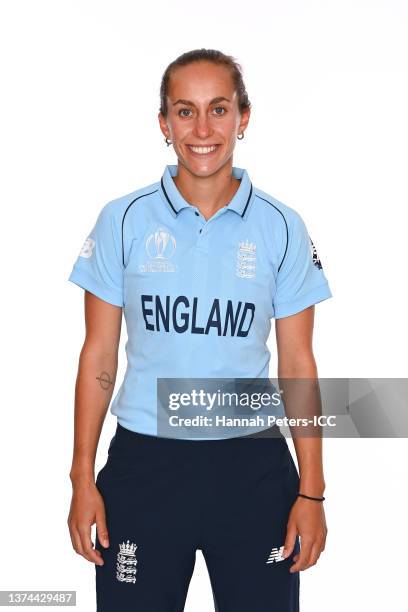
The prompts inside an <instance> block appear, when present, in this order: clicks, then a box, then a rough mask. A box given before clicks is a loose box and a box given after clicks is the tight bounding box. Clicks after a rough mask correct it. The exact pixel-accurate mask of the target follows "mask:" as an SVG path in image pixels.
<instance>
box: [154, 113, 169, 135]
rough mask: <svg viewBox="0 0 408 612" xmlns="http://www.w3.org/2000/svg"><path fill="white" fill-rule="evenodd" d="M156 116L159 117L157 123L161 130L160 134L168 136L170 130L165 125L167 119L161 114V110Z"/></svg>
mask: <svg viewBox="0 0 408 612" xmlns="http://www.w3.org/2000/svg"><path fill="white" fill-rule="evenodd" d="M157 118H158V119H159V125H160V129H161V131H162V134H163V136H164V137H165V138H169V137H170V130H169V128H168V126H167V120H166V118H165V117H163V115H162V114H161V111H159V114H158V115H157Z"/></svg>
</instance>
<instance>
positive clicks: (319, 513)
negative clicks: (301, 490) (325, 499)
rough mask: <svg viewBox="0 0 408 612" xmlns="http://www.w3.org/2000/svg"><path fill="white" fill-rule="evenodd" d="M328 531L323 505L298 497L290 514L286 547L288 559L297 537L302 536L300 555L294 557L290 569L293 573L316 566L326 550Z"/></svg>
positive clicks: (285, 553)
mask: <svg viewBox="0 0 408 612" xmlns="http://www.w3.org/2000/svg"><path fill="white" fill-rule="evenodd" d="M327 531H328V530H327V525H326V518H325V514H324V508H323V503H322V502H316V501H314V500H310V499H304V498H303V497H298V498H297V500H296V501H295V503H294V504H293V506H292V508H291V511H290V514H289V519H288V524H287V532H286V540H285V547H284V556H285V558H286V557H288V556H289V555H290V554H291V553H292V551H293V548H294V546H295V541H296V535H297V534H299V535H300V538H301V548H300V553H299V554H296V555H295V556H294V557H293V560H294V561H295V563H294V564H293V565H292V566H291V567H290V568H289V571H290V572H291V573H293V572H298V571H302V570H305V569H307V568H309V567H311V566H312V565H315V564H316V562H317V560H318V558H319V557H320V553H321V552H322V551H323V550H324V548H325V544H326V536H327Z"/></svg>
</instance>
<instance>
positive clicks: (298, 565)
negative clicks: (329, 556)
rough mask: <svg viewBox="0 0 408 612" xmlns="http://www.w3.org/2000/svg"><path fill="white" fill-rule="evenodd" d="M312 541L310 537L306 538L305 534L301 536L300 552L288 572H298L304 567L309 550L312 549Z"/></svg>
mask: <svg viewBox="0 0 408 612" xmlns="http://www.w3.org/2000/svg"><path fill="white" fill-rule="evenodd" d="M313 542H314V541H313V539H312V538H310V537H309V538H307V537H306V536H304V537H303V538H301V548H300V554H299V556H298V559H297V560H296V562H295V563H294V564H293V565H292V566H291V567H290V568H289V571H290V572H300V571H302V570H304V569H306V565H307V561H308V560H309V557H310V552H311V550H312V545H313ZM296 556H297V555H296Z"/></svg>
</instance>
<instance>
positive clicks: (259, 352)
mask: <svg viewBox="0 0 408 612" xmlns="http://www.w3.org/2000/svg"><path fill="white" fill-rule="evenodd" d="M160 93H161V107H160V112H159V123H160V128H161V131H162V133H163V135H164V136H165V141H166V143H167V145H170V144H172V145H173V148H174V150H175V153H176V155H177V159H178V164H177V166H176V165H168V166H166V168H165V171H164V173H163V175H162V177H161V179H160V180H159V181H157V182H156V183H153V184H151V185H148V186H145V187H142V188H140V189H138V190H136V191H135V192H132V193H131V194H127V195H125V196H123V197H120V198H118V199H116V200H113V201H111V202H109V203H108V204H106V205H105V206H104V207H103V208H102V210H101V212H100V215H99V216H98V219H97V221H96V224H95V226H94V228H93V230H92V231H91V233H90V235H89V236H88V238H87V239H86V241H85V244H84V246H83V247H82V250H81V253H80V255H79V256H78V258H77V261H76V262H75V265H74V267H73V270H72V273H71V275H70V277H69V279H70V280H71V281H72V282H74V283H76V284H78V285H79V286H81V287H83V288H84V289H85V321H86V338H85V342H84V345H83V348H82V351H81V355H80V362H79V371H78V378H77V384H76V397H75V441H74V457H73V463H72V468H71V472H70V477H71V481H72V484H73V497H72V503H71V509H70V514H69V518H68V524H69V529H70V535H71V539H72V544H73V547H74V549H75V551H76V552H77V553H79V554H81V555H83V556H84V557H85V558H86V559H88V560H89V561H91V562H93V563H95V564H96V589H97V604H98V605H97V609H98V611H99V612H112V611H113V610H128V609H129V610H130V609H134V610H141V611H143V612H147V611H149V612H166V611H168V612H170V611H171V612H175V611H181V610H183V609H184V603H185V599H186V593H187V589H188V584H189V581H190V578H191V575H192V572H193V568H194V561H195V551H196V550H197V549H200V550H202V552H203V555H204V558H205V561H206V564H207V567H208V571H209V575H210V579H211V585H212V590H213V594H214V604H215V609H216V610H218V611H219V612H230V611H233V612H240V611H242V612H249V610H254V611H256V612H263V611H265V612H266V611H267V610H268V612H270V611H271V610H276V611H277V612H278V611H279V612H286V611H287V612H289V611H290V612H294V611H295V610H298V609H299V572H300V571H301V570H305V569H306V568H308V567H310V566H311V565H314V564H315V563H316V561H317V559H318V557H319V555H320V553H321V551H322V550H324V545H325V538H326V533H327V529H326V524H325V517H324V510H323V505H322V503H321V502H322V500H323V499H324V498H323V497H322V494H323V491H324V488H325V483H324V477H323V469H322V456H321V440H320V439H319V438H316V437H314V438H310V437H303V438H296V439H295V446H296V454H297V459H298V463H299V472H300V476H299V474H298V472H297V470H296V467H295V464H294V462H293V459H292V456H291V453H290V451H289V449H288V446H287V443H286V439H285V438H284V437H283V436H282V435H278V437H276V436H274V437H271V436H265V435H262V434H263V433H265V432H267V431H270V430H269V429H268V427H266V426H265V425H263V424H260V425H259V426H257V427H255V428H253V429H252V430H251V432H252V434H253V435H251V434H250V435H248V429H237V428H235V430H233V431H232V432H231V430H225V431H224V432H223V429H222V426H220V427H216V428H214V427H213V428H211V427H210V429H208V428H207V429H206V428H205V427H204V426H202V427H201V428H200V429H199V430H198V433H199V434H200V435H199V436H197V431H196V432H193V431H192V428H191V427H190V428H188V427H187V426H186V425H185V423H184V424H183V425H181V426H180V425H179V424H178V423H179V422H178V417H177V416H175V411H174V412H172V413H171V414H170V411H169V410H168V409H166V408H163V405H165V404H164V403H163V402H162V401H161V399H162V396H161V395H160V393H158V390H159V386H160V385H158V386H157V383H158V382H160V381H159V379H160V380H163V379H168V382H169V381H171V380H173V381H174V379H177V380H179V381H181V384H182V383H183V381H190V380H192V377H197V378H200V377H201V378H208V379H214V378H215V379H218V378H229V377H236V378H237V379H248V380H258V379H267V378H268V376H269V373H268V367H269V357H270V353H269V350H268V348H267V346H266V342H267V339H268V336H269V331H270V319H271V318H273V317H274V318H275V319H276V338H277V349H278V361H279V363H278V376H279V377H280V379H281V378H282V379H289V378H300V379H307V378H312V379H314V378H316V377H317V370H316V364H315V360H314V357H313V352H312V330H313V318H314V304H316V303H318V302H320V301H322V300H325V299H327V298H329V297H331V292H330V289H329V285H328V282H327V279H326V277H325V275H324V273H323V269H322V266H321V262H320V260H319V258H318V257H317V254H316V250H315V249H314V247H313V243H312V242H311V239H310V238H309V236H308V233H307V230H306V227H305V224H304V222H303V220H302V218H301V217H300V215H299V214H298V213H297V212H295V211H294V210H293V209H292V208H290V207H288V206H286V205H284V204H283V203H281V202H279V201H278V200H276V199H275V198H273V197H272V196H270V195H268V194H267V193H265V192H263V191H261V190H260V189H258V188H256V187H255V186H253V185H252V183H251V180H250V178H249V175H248V173H247V171H246V170H245V169H242V168H238V167H235V166H233V165H232V156H233V152H234V148H235V144H236V140H237V139H238V140H240V139H242V138H243V137H244V132H245V130H246V128H247V125H248V121H249V117H250V102H249V100H248V97H247V93H246V90H245V86H244V83H243V79H242V73H241V69H240V66H239V65H238V64H237V63H236V62H235V61H234V59H233V58H232V57H230V56H226V55H224V54H223V53H221V52H219V51H215V50H207V49H200V50H194V51H191V52H188V53H185V54H183V55H181V56H180V57H179V58H177V59H176V60H175V61H174V62H172V63H171V64H170V65H169V66H168V68H167V69H166V71H165V73H164V75H163V79H162V84H161V92H160ZM122 310H123V312H124V315H125V318H126V324H127V332H128V341H127V344H126V353H127V358H128V366H127V370H126V374H125V378H124V381H123V382H122V385H121V387H120V389H119V391H118V393H117V394H116V396H115V398H114V401H113V403H112V407H111V411H112V413H113V414H115V415H116V416H117V419H118V422H117V429H116V433H115V436H114V437H113V439H112V441H111V443H110V447H109V455H108V460H107V463H106V465H105V466H104V467H103V468H102V470H101V471H100V472H99V474H98V476H97V480H96V483H95V480H94V460H95V454H96V448H97V443H98V440H99V436H100V432H101V429H102V424H103V421H104V417H105V415H106V411H107V409H108V406H109V403H110V400H111V397H112V392H113V387H114V383H115V376H116V372H117V354H118V343H119V337H120V329H121V319H122ZM162 404H163V405H162ZM170 417H171V419H172V425H170V420H171V419H170ZM174 423H175V425H174ZM275 429H276V427H275V428H274V427H272V430H275ZM175 430H176V431H175ZM257 432H260V433H259V435H256V433H257ZM244 434H245V435H244ZM93 523H96V529H97V532H96V539H95V549H94V548H93V543H92V541H91V526H92V524H93ZM299 536H300V538H301V541H302V547H301V549H300V545H299Z"/></svg>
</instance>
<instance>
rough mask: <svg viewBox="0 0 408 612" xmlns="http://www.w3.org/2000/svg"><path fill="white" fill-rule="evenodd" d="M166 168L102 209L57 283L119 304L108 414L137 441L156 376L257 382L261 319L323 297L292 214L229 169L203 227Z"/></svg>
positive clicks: (152, 431) (151, 425) (323, 286)
mask: <svg viewBox="0 0 408 612" xmlns="http://www.w3.org/2000/svg"><path fill="white" fill-rule="evenodd" d="M177 168H178V167H177V165H168V166H166V167H165V170H164V173H163V175H162V177H161V179H160V180H159V181H157V182H156V183H153V184H151V185H148V186H146V187H143V188H141V189H138V190H136V191H134V192H132V193H130V194H127V195H124V196H122V197H120V198H117V199H115V200H112V201H110V202H108V203H107V204H106V205H105V206H104V207H103V208H102V209H101V211H100V213H99V216H98V218H97V220H96V223H95V225H94V227H93V229H92V230H91V231H90V233H89V234H88V236H87V238H86V240H85V243H84V245H83V247H82V249H81V252H80V254H79V255H78V258H77V260H76V261H75V263H74V266H73V269H72V272H71V274H70V276H69V280H70V281H72V282H73V283H76V284H77V285H79V286H80V287H82V288H83V289H86V290H88V291H90V292H91V293H93V294H95V295H96V296H98V297H99V298H101V299H102V300H105V301H106V302H109V303H110V304H114V305H116V306H120V307H122V308H123V312H124V316H125V320H126V327H127V334H128V339H127V342H126V355H127V360H128V363H127V368H126V373H125V376H124V380H123V382H122V384H121V385H120V388H119V389H118V391H117V393H116V395H115V396H114V398H113V401H112V404H111V413H112V414H114V415H116V416H117V419H118V421H119V423H120V424H121V425H122V426H123V427H126V428H127V429H130V430H133V431H136V432H139V433H143V434H148V435H158V433H157V432H158V429H157V384H156V383H157V378H158V377H164V378H167V377H168V378H194V377H196V378H229V377H232V378H235V377H237V378H250V379H253V378H258V377H260V378H268V377H269V360H270V351H269V350H268V347H267V340H268V336H269V333H270V329H271V319H272V318H275V319H278V318H282V317H287V316H290V315H293V314H296V313H298V312H300V311H301V310H303V309H305V308H307V307H308V306H311V305H312V304H317V303H318V302H321V301H322V300H326V299H327V298H329V297H332V293H331V291H330V288H329V285H328V281H327V279H326V276H325V274H324V272H323V268H322V264H321V261H320V259H319V257H318V255H317V251H316V248H315V247H314V245H313V242H312V240H311V238H310V237H309V234H308V231H307V229H306V226H305V223H304V221H303V220H302V218H301V216H300V215H299V213H297V212H296V211H295V210H294V209H293V208H291V207H289V206H287V205H285V204H283V203H282V202H280V201H278V200H277V199H276V198H274V197H273V196H271V195H269V194H267V193H265V192H264V191H262V190H260V189H258V188H256V187H254V185H252V183H251V180H250V178H249V175H248V173H247V171H246V170H245V169H243V168H238V167H233V170H232V171H233V176H234V177H236V178H238V179H240V186H239V188H238V190H237V191H236V193H235V195H234V197H233V198H232V200H231V201H230V202H229V203H228V205H226V206H223V207H222V208H221V209H219V210H218V211H217V212H216V213H215V214H214V215H213V216H212V217H211V218H210V219H209V220H208V221H206V220H205V218H204V217H203V216H202V214H201V213H200V211H199V209H198V207H197V206H195V205H194V203H193V204H190V203H188V202H187V201H186V200H185V199H184V198H183V196H182V195H181V193H180V192H179V190H178V189H177V187H176V184H175V183H174V181H173V178H172V177H173V176H175V175H176V174H177ZM260 429H263V428H260ZM260 429H259V430H260ZM252 431H255V429H254V430H252ZM246 433H247V432H246ZM235 435H239V432H237V433H236V434H235ZM216 437H217V438H219V436H216Z"/></svg>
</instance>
